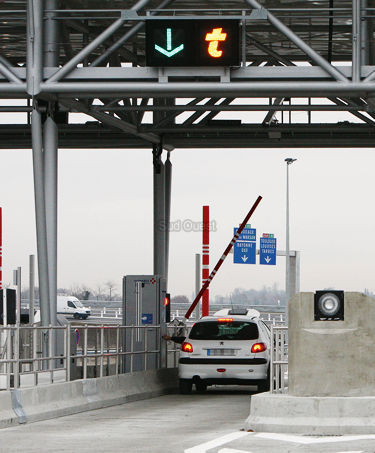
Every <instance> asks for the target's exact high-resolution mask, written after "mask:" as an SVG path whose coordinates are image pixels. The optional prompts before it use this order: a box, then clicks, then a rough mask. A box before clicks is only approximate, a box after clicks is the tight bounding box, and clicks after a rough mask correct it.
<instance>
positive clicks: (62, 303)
mask: <svg viewBox="0 0 375 453" xmlns="http://www.w3.org/2000/svg"><path fill="white" fill-rule="evenodd" d="M57 313H59V314H63V315H68V314H70V315H72V316H74V318H75V319H87V318H88V316H89V315H90V314H91V312H90V309H89V308H86V307H84V306H83V305H82V302H81V301H80V300H79V299H77V298H76V297H74V296H57Z"/></svg>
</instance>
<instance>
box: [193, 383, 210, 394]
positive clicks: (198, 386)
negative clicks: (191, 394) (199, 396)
mask: <svg viewBox="0 0 375 453" xmlns="http://www.w3.org/2000/svg"><path fill="white" fill-rule="evenodd" d="M195 387H196V389H197V392H198V393H204V392H205V391H206V390H207V384H205V383H204V382H197V383H196V384H195Z"/></svg>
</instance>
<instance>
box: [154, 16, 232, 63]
mask: <svg viewBox="0 0 375 453" xmlns="http://www.w3.org/2000/svg"><path fill="white" fill-rule="evenodd" d="M239 41H240V40H239V22H238V21H237V20H216V19H215V20H176V19H175V20H173V19H171V20H170V21H164V20H160V21H159V20H149V21H146V65H147V66H239V65H240V49H239V45H240V44H239Z"/></svg>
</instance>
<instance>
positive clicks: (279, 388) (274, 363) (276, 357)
mask: <svg viewBox="0 0 375 453" xmlns="http://www.w3.org/2000/svg"><path fill="white" fill-rule="evenodd" d="M271 345H272V346H271V364H270V381H271V382H270V391H271V393H287V389H288V327H287V326H274V325H271Z"/></svg>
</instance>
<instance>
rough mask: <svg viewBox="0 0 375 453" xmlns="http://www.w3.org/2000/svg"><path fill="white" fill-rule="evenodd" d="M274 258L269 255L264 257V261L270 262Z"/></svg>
mask: <svg viewBox="0 0 375 453" xmlns="http://www.w3.org/2000/svg"><path fill="white" fill-rule="evenodd" d="M271 259H272V258H270V257H269V256H268V255H267V257H266V258H264V261H265V262H266V263H267V264H268V263H269V262H270V261H271Z"/></svg>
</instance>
